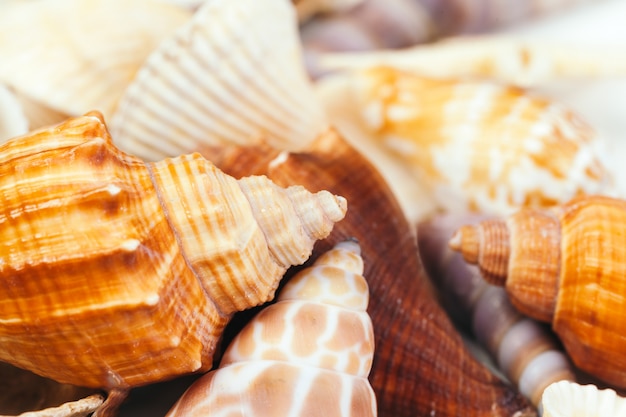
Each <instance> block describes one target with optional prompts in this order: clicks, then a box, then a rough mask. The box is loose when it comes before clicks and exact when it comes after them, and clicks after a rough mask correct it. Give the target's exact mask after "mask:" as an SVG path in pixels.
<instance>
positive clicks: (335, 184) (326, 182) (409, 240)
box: [204, 130, 536, 417]
mask: <svg viewBox="0 0 626 417" xmlns="http://www.w3.org/2000/svg"><path fill="white" fill-rule="evenodd" d="M204 152H205V153H206V155H207V156H208V155H210V158H211V160H212V161H214V162H215V164H216V165H218V166H219V167H220V168H221V169H224V170H225V171H226V172H228V173H230V174H231V175H235V176H237V177H238V176H242V175H250V174H267V176H268V177H269V178H271V179H272V180H273V181H275V182H277V183H278V184H282V185H287V184H294V183H296V184H304V185H306V187H307V188H310V189H312V190H320V189H328V190H332V191H333V192H335V193H339V194H341V195H343V196H345V197H346V198H347V199H348V201H349V202H350V210H348V213H347V214H346V218H345V219H344V220H343V221H341V222H340V223H338V224H337V225H336V226H335V228H334V229H333V232H332V233H331V235H330V236H329V237H328V238H326V239H324V240H323V241H320V242H319V243H318V245H316V247H315V251H314V255H313V256H314V257H315V256H317V255H318V254H319V253H320V252H322V251H323V250H328V249H329V247H330V245H332V244H334V243H336V242H338V241H343V240H345V239H347V238H350V237H352V236H353V237H356V238H357V239H358V241H359V242H360V245H361V249H362V253H363V258H364V259H365V260H366V263H365V269H364V274H363V275H364V276H365V277H366V278H367V280H368V285H369V288H370V293H371V297H370V303H369V306H368V310H367V311H368V312H369V314H370V316H371V318H372V322H373V324H374V336H375V345H376V355H375V359H374V363H373V366H372V370H371V372H370V376H369V380H370V382H371V384H372V387H373V389H374V392H375V393H376V402H377V404H378V414H379V415H381V416H394V417H413V416H416V415H433V414H434V415H437V416H440V417H441V416H450V417H451V416H458V415H464V416H492V417H493V416H511V415H518V416H532V415H536V413H535V411H534V409H533V407H532V406H531V405H530V404H529V403H528V402H527V401H526V400H525V399H524V398H523V397H522V396H521V395H520V394H519V393H518V392H516V391H515V390H514V389H513V388H512V387H511V386H510V385H508V384H506V383H504V382H503V381H502V380H500V379H499V378H498V377H496V376H495V375H493V374H492V373H491V372H490V371H489V370H488V369H487V368H486V367H485V366H484V365H483V364H481V363H479V362H478V361H477V360H476V359H475V358H474V357H473V356H472V354H471V353H470V352H469V351H468V350H467V349H466V347H465V346H464V344H463V342H462V339H461V337H460V335H459V334H458V333H457V332H456V330H455V329H454V327H453V325H452V323H451V322H450V320H449V319H448V317H447V316H446V314H445V313H444V311H443V310H442V309H441V307H440V306H439V304H438V303H437V301H436V299H435V296H434V293H433V291H432V288H431V287H430V285H429V282H428V280H427V278H426V275H425V273H424V271H423V269H422V266H421V264H420V260H419V257H418V254H417V245H416V240H415V235H414V233H412V232H411V227H410V226H409V224H408V222H407V221H406V220H405V219H404V217H403V215H402V211H401V209H400V206H399V205H398V203H397V201H396V200H395V199H394V197H393V195H392V193H391V190H390V189H389V186H388V185H387V184H386V182H385V180H384V179H383V178H382V177H381V176H380V174H379V173H378V172H377V171H376V170H375V169H374V167H373V166H372V165H371V163H369V162H368V161H367V160H366V159H365V158H364V157H363V156H362V155H361V154H359V153H358V152H357V151H355V149H354V148H352V147H351V146H350V145H348V144H347V143H346V142H345V141H344V140H343V139H342V138H341V137H340V136H339V135H338V134H337V133H336V132H335V131H333V130H331V131H328V132H327V133H326V134H324V135H322V136H320V137H319V138H318V139H317V140H316V141H315V142H314V143H313V144H312V146H311V147H310V148H308V149H307V151H306V152H302V153H287V152H281V151H272V150H271V149H261V148H259V147H239V148H232V149H230V150H228V149H225V148H220V149H213V150H209V149H205V150H204ZM322 253H323V252H322ZM516 413H517V414H516Z"/></svg>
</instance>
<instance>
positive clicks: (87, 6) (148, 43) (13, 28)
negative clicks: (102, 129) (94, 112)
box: [0, 0, 190, 116]
mask: <svg viewBox="0 0 626 417" xmlns="http://www.w3.org/2000/svg"><path fill="white" fill-rule="evenodd" d="M189 17H190V12H188V11H186V10H183V9H182V8H180V7H178V6H174V5H168V4H165V3H159V2H155V1H153V0H133V1H125V0H87V1H85V0H39V1H22V2H14V3H13V4H11V5H10V6H9V7H6V8H4V9H3V10H2V13H0V27H1V28H2V31H3V33H5V34H9V33H10V34H11V36H2V37H0V56H2V60H1V61H0V81H1V82H4V83H6V84H7V85H9V86H10V87H12V88H14V89H15V91H16V92H17V93H19V94H20V95H24V96H26V97H28V98H29V99H30V100H33V101H35V102H37V103H40V104H41V105H43V106H44V107H46V108H49V109H51V110H52V111H56V112H60V113H62V114H65V115H72V116H79V115H81V114H83V113H85V112H87V111H90V110H91V109H94V108H97V109H100V111H102V112H103V113H104V114H105V115H106V116H110V115H111V114H112V113H113V109H114V108H115V106H116V104H117V102H118V100H119V98H120V97H121V95H122V93H123V92H124V90H125V88H126V86H127V85H128V83H130V81H131V80H132V79H133V77H134V76H135V73H136V71H137V69H138V68H139V66H140V65H141V64H142V62H143V61H144V60H145V58H146V57H147V56H148V54H149V53H150V52H151V51H152V50H153V49H154V48H155V47H156V45H158V44H159V43H160V42H161V40H162V39H164V37H166V36H168V34H169V33H171V32H172V31H173V30H174V29H176V28H177V27H179V26H180V25H182V24H183V23H184V22H186V21H187V20H188V19H189ZM94 28H98V30H93V29H94ZM60 86H62V87H60Z"/></svg>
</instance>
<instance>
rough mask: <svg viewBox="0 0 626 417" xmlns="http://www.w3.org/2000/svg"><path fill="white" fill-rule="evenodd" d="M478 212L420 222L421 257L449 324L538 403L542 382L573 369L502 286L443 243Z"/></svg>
mask: <svg viewBox="0 0 626 417" xmlns="http://www.w3.org/2000/svg"><path fill="white" fill-rule="evenodd" d="M478 217H479V216H476V215H474V216H467V215H466V216H451V215H440V216H436V217H434V218H432V219H429V220H428V221H425V222H422V223H420V224H419V225H418V231H417V236H418V246H419V249H420V255H421V259H422V260H423V261H424V266H425V267H426V270H427V271H428V273H429V275H430V277H431V278H432V280H433V282H434V284H435V286H436V287H437V289H438V291H439V295H440V299H441V301H442V305H443V306H444V308H445V309H446V311H447V312H448V313H449V314H450V316H451V317H452V318H453V319H454V321H455V323H457V325H458V326H459V327H460V328H461V330H463V331H465V332H467V333H468V334H471V335H472V336H473V337H474V338H475V339H476V341H477V342H478V343H479V345H480V346H481V347H483V348H484V349H485V350H486V351H487V353H488V354H489V355H490V356H491V358H492V360H493V361H495V364H496V365H497V367H498V369H499V370H500V371H501V372H502V373H503V374H504V375H505V376H506V377H507V378H508V379H509V380H510V381H512V382H513V383H514V384H515V386H517V387H518V389H519V390H520V392H521V393H522V394H524V395H525V396H526V397H527V398H529V399H530V400H531V401H532V403H533V404H534V405H535V406H538V405H539V403H540V401H541V395H542V393H543V391H544V389H545V388H546V387H547V386H548V385H550V384H551V383H553V382H556V381H560V380H571V381H574V380H576V375H575V371H574V369H573V367H572V365H571V363H570V361H569V359H568V358H567V356H566V355H565V353H564V352H563V349H562V347H561V346H560V344H558V343H557V341H556V340H555V336H554V335H553V334H552V333H551V332H550V331H549V330H548V329H547V328H546V327H545V326H544V325H543V324H540V323H538V322H536V321H535V320H532V319H530V318H528V317H526V316H523V315H522V314H520V313H519V312H518V311H517V310H515V309H514V308H513V306H512V305H511V303H510V301H509V300H508V297H507V295H506V292H505V291H504V289H502V288H500V287H495V286H492V285H488V284H487V283H486V282H485V281H484V280H483V279H482V278H481V276H480V272H479V271H478V269H477V267H476V266H475V265H468V264H467V263H465V262H464V261H463V258H462V256H461V255H460V254H459V253H456V252H453V251H452V250H451V249H450V248H448V245H447V243H448V239H449V237H450V235H451V234H452V232H453V231H454V230H455V229H456V228H457V227H459V226H460V225H461V224H463V221H465V222H467V221H476V220H477V218H478ZM480 217H484V216H480Z"/></svg>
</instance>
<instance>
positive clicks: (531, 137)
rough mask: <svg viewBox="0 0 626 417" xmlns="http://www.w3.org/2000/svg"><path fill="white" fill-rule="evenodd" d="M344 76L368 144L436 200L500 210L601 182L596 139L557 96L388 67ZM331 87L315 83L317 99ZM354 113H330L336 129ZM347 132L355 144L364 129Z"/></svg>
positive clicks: (605, 177)
mask: <svg viewBox="0 0 626 417" xmlns="http://www.w3.org/2000/svg"><path fill="white" fill-rule="evenodd" d="M343 77H349V78H350V79H349V80H348V81H347V82H348V83H350V84H351V87H349V89H350V90H351V94H352V95H351V100H350V99H348V100H350V101H351V102H352V103H353V106H356V107H357V108H356V109H355V111H356V112H358V114H359V115H360V123H361V124H362V125H363V126H364V127H365V130H368V131H369V132H371V133H370V134H369V140H370V141H372V142H373V143H372V144H371V147H372V149H375V150H378V152H379V153H381V151H382V152H384V153H387V154H389V157H390V158H391V160H392V161H393V160H395V161H396V164H403V165H405V166H406V167H407V169H408V170H410V171H411V172H412V175H413V181H414V182H416V183H418V184H419V186H421V187H422V188H423V189H424V191H425V193H426V195H428V196H429V197H430V199H431V200H433V201H435V202H436V205H437V207H438V208H439V209H443V210H445V211H447V212H457V213H458V212H465V211H481V212H484V213H496V214H508V213H510V212H512V211H514V210H515V209H517V208H518V207H520V206H525V205H532V206H548V205H551V204H554V203H555V202H564V201H567V200H568V199H570V198H572V197H574V196H576V195H579V194H585V193H586V194H589V193H597V192H605V191H608V190H609V189H610V186H611V175H610V173H609V172H608V169H607V168H606V166H605V159H606V154H605V145H606V144H605V143H604V141H603V139H602V138H601V137H600V136H599V135H598V134H597V133H596V132H595V131H594V130H593V129H592V128H591V127H590V126H589V125H588V124H586V123H585V122H584V121H583V120H582V119H581V118H580V117H579V116H577V114H575V113H574V112H573V111H571V110H569V109H568V108H566V107H565V106H563V105H561V104H559V103H557V102H554V101H550V100H547V99H544V98H540V97H536V96H534V95H531V94H530V93H529V92H527V91H525V90H522V89H519V88H516V87H512V86H507V85H501V84H496V83H492V82H487V81H459V80H446V79H435V78H429V77H423V76H418V75H415V74H410V73H407V72H403V71H400V70H397V69H395V68H392V67H371V68H368V69H366V70H363V71H359V72H355V73H350V74H349V75H343ZM321 88H323V87H321ZM344 93H345V91H344ZM338 94H341V93H338ZM338 94H333V91H332V88H331V89H330V90H327V91H325V92H324V91H322V96H323V98H324V101H325V102H326V103H329V102H331V101H332V100H334V99H335V97H336V96H337V95H338ZM343 102H345V100H344V101H343ZM330 106H334V107H332V109H334V108H335V107H336V105H333V104H330ZM344 113H345V111H344ZM329 114H330V115H336V116H337V117H341V115H337V114H336V113H334V112H332V110H329ZM353 120H354V119H351V120H350V119H347V120H338V119H337V118H336V120H335V122H336V123H337V126H338V127H339V128H340V129H341V127H342V126H344V125H345V124H347V123H353ZM351 141H352V142H353V143H354V144H355V146H357V147H359V146H360V145H361V143H360V142H361V141H365V139H364V138H363V137H355V138H352V139H351ZM368 154H371V152H370V153H368ZM371 157H372V159H376V158H377V157H378V156H377V155H376V154H373V155H372V156H371ZM383 169H384V168H383ZM413 204H417V203H416V202H414V203H413Z"/></svg>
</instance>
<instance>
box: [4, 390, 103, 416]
mask: <svg viewBox="0 0 626 417" xmlns="http://www.w3.org/2000/svg"><path fill="white" fill-rule="evenodd" d="M103 402H104V398H103V396H102V395H100V394H93V395H90V396H88V397H85V398H82V399H80V400H76V401H71V402H68V403H65V404H62V405H60V406H58V407H51V408H46V409H43V410H39V411H29V412H26V413H22V414H20V415H19V417H86V416H88V415H90V414H91V413H93V412H94V411H96V410H97V409H98V408H99V407H100V406H101V405H102V403H103ZM0 417H9V416H0Z"/></svg>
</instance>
